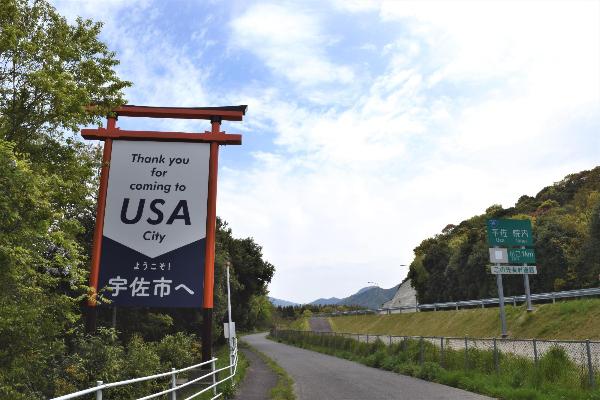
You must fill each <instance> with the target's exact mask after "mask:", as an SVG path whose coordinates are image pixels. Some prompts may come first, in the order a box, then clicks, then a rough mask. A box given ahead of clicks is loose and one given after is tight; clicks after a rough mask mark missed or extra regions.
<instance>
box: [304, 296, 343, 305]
mask: <svg viewBox="0 0 600 400" xmlns="http://www.w3.org/2000/svg"><path fill="white" fill-rule="evenodd" d="M340 300H342V299H338V298H337V297H330V298H328V299H325V298H320V299H317V300H315V301H311V302H310V303H308V304H311V305H315V306H330V305H333V304H338V303H339V302H340Z"/></svg>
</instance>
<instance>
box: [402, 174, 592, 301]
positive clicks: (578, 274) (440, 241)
mask: <svg viewBox="0 0 600 400" xmlns="http://www.w3.org/2000/svg"><path fill="white" fill-rule="evenodd" d="M490 218H516V219H524V218H528V219H531V221H532V224H533V229H534V245H535V249H536V258H537V263H536V264H537V266H538V270H539V271H540V273H539V274H537V275H532V276H530V282H531V290H532V291H534V292H548V291H556V290H567V289H572V288H579V287H595V286H597V285H598V280H599V279H600V167H597V168H595V169H593V170H590V171H582V172H579V173H577V174H572V175H568V176H567V177H565V178H564V179H563V180H562V181H560V182H558V183H555V184H554V185H552V186H549V187H546V188H544V189H542V190H541V191H540V192H539V193H538V194H537V195H536V196H535V197H531V196H521V197H520V198H519V201H518V202H517V203H516V205H515V207H512V208H509V209H503V208H502V206H500V205H493V206H491V207H489V208H488V209H487V210H486V212H485V214H482V215H478V216H475V217H472V218H470V219H467V220H465V221H462V222H461V223H460V224H458V225H456V226H455V225H448V226H447V227H446V228H444V230H443V231H442V232H441V233H440V234H438V235H436V236H434V237H432V238H428V239H425V240H423V241H422V242H421V244H420V245H419V246H417V247H416V248H415V250H414V253H415V258H414V260H413V262H412V263H411V265H410V270H409V273H408V277H409V278H411V280H412V284H413V286H414V288H415V289H416V291H417V297H418V300H419V302H421V303H434V302H442V301H453V300H464V299H473V298H485V297H494V296H496V295H497V293H496V285H495V283H494V281H495V280H494V277H493V276H492V275H491V274H489V273H488V272H487V266H488V265H489V256H488V250H487V249H488V245H487V238H486V229H485V223H486V220H487V219H490ZM522 287H523V284H522V278H521V277H520V276H506V277H505V279H504V291H505V294H506V295H513V294H521V293H522V290H523V288H522Z"/></svg>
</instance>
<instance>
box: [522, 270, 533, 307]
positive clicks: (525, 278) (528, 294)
mask: <svg viewBox="0 0 600 400" xmlns="http://www.w3.org/2000/svg"><path fill="white" fill-rule="evenodd" d="M525 265H526V264H525ZM523 283H524V284H525V298H526V299H527V311H533V306H532V305H531V291H530V290H529V274H523Z"/></svg>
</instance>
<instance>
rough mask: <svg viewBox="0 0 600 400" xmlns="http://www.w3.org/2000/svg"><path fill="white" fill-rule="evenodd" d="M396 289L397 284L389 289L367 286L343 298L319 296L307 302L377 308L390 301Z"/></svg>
mask: <svg viewBox="0 0 600 400" xmlns="http://www.w3.org/2000/svg"><path fill="white" fill-rule="evenodd" d="M397 290H398V286H394V287H393V288H390V289H382V288H380V287H379V286H367V287H364V288H362V289H360V290H359V291H358V292H356V293H354V294H353V295H351V296H348V297H344V298H343V299H338V298H337V297H330V298H328V299H325V298H320V299H317V300H315V301H313V302H311V303H309V304H312V305H322V306H329V305H334V304H337V305H346V306H360V307H367V308H379V307H381V305H382V304H383V303H385V302H386V301H390V300H391V299H392V298H393V297H394V295H395V294H396V291H397Z"/></svg>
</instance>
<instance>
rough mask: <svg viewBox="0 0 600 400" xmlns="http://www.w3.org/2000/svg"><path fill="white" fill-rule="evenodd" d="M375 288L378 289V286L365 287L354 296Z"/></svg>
mask: <svg viewBox="0 0 600 400" xmlns="http://www.w3.org/2000/svg"><path fill="white" fill-rule="evenodd" d="M376 287H379V286H365V287H364V288H362V289H360V290H359V291H358V292H356V293H354V294H361V293H363V292H366V291H367V290H371V289H373V288H376Z"/></svg>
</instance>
